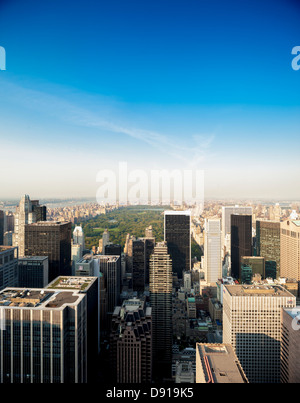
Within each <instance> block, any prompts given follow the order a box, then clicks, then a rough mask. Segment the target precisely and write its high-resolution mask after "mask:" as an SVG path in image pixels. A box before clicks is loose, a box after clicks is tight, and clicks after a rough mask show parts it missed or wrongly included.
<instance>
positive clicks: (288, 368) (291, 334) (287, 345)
mask: <svg viewBox="0 0 300 403" xmlns="http://www.w3.org/2000/svg"><path fill="white" fill-rule="evenodd" d="M281 322H282V327H281V332H282V333H281V357H280V358H281V365H280V369H281V371H280V380H281V383H298V384H299V383H300V361H299V356H300V306H297V307H296V308H293V309H290V308H289V309H288V308H283V309H282V312H281Z"/></svg>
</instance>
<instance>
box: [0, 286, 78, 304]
mask: <svg viewBox="0 0 300 403" xmlns="http://www.w3.org/2000/svg"><path fill="white" fill-rule="evenodd" d="M83 298H84V294H80V293H78V292H77V291H75V292H74V291H71V290H70V291H67V290H66V291H59V290H53V291H49V290H47V289H43V288H33V289H26V288H13V287H11V288H5V289H4V290H2V291H1V292H0V307H1V308H11V307H15V308H23V309H26V308H29V309H46V308H58V309H59V308H62V307H63V306H64V305H73V304H75V303H77V302H79V301H81V300H82V299H83Z"/></svg>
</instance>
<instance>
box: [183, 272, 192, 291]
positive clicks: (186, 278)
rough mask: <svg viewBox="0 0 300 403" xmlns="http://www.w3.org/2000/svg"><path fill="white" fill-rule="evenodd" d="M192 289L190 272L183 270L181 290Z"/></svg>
mask: <svg viewBox="0 0 300 403" xmlns="http://www.w3.org/2000/svg"><path fill="white" fill-rule="evenodd" d="M191 289H192V272H190V271H185V272H183V290H184V291H185V292H187V293H190V292H191Z"/></svg>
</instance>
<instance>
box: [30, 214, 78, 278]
mask: <svg viewBox="0 0 300 403" xmlns="http://www.w3.org/2000/svg"><path fill="white" fill-rule="evenodd" d="M24 233H25V256H48V259H49V282H50V281H52V280H54V279H55V278H56V277H58V276H60V275H65V276H68V275H70V274H71V223H70V222H59V221H40V222H38V223H34V224H27V225H25V232H24Z"/></svg>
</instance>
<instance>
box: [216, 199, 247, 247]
mask: <svg viewBox="0 0 300 403" xmlns="http://www.w3.org/2000/svg"><path fill="white" fill-rule="evenodd" d="M252 213H253V212H252V207H249V206H223V207H222V238H223V241H222V246H224V245H225V238H226V236H227V237H229V238H230V234H231V215H232V214H235V215H238V214H243V215H245V214H246V215H252ZM229 244H230V243H229ZM228 252H230V250H228Z"/></svg>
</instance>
